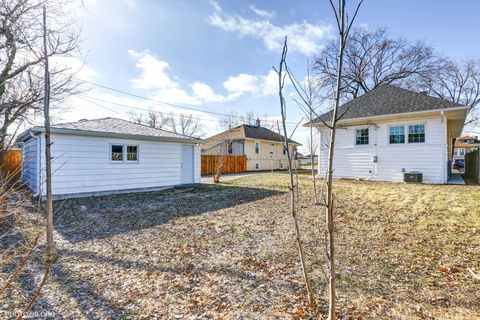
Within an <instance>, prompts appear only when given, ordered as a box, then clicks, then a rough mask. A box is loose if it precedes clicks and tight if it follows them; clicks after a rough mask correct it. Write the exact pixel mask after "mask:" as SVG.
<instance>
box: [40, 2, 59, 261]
mask: <svg viewBox="0 0 480 320" xmlns="http://www.w3.org/2000/svg"><path fill="white" fill-rule="evenodd" d="M43 49H44V58H45V98H44V107H43V112H44V118H45V119H44V120H45V171H46V189H47V190H46V192H47V230H46V233H47V256H48V259H53V258H54V257H55V255H56V249H55V244H54V242H53V200H52V157H51V150H50V149H51V142H50V110H49V108H50V73H49V71H48V51H47V50H48V48H47V11H46V8H45V6H44V7H43Z"/></svg>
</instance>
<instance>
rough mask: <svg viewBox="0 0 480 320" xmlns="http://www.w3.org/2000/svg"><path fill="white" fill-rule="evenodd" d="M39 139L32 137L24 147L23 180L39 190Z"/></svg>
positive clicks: (31, 187)
mask: <svg viewBox="0 0 480 320" xmlns="http://www.w3.org/2000/svg"><path fill="white" fill-rule="evenodd" d="M37 143H38V141H37V139H35V138H30V139H29V140H27V142H25V144H24V145H23V149H22V181H23V183H25V184H26V185H27V186H28V187H29V188H30V189H32V190H34V191H36V190H37V156H38V153H37V152H38V150H37Z"/></svg>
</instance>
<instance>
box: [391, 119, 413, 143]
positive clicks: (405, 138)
mask: <svg viewBox="0 0 480 320" xmlns="http://www.w3.org/2000/svg"><path fill="white" fill-rule="evenodd" d="M399 127H402V128H403V142H402V143H392V142H390V136H391V134H390V129H392V128H399ZM405 128H406V126H405V125H401V124H399V125H391V126H388V137H387V139H388V141H387V142H388V144H390V145H405V144H407V143H408V141H407V140H408V136H407V135H406V134H405ZM407 130H408V128H407Z"/></svg>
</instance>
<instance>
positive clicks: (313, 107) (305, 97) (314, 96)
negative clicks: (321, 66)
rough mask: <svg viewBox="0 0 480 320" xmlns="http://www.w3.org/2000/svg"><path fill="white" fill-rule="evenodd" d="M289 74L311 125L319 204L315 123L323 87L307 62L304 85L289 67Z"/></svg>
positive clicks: (314, 188) (313, 165) (313, 179)
mask: <svg viewBox="0 0 480 320" xmlns="http://www.w3.org/2000/svg"><path fill="white" fill-rule="evenodd" d="M287 73H288V76H289V78H290V81H291V82H292V84H293V87H294V88H295V91H296V93H297V96H296V97H293V99H294V100H295V102H296V103H297V105H298V106H299V108H300V110H302V112H303V114H304V116H305V117H306V119H308V123H309V138H308V149H309V152H310V161H311V175H312V182H313V185H312V188H313V203H314V204H318V195H317V182H316V179H315V174H316V171H315V153H316V150H317V145H318V144H317V142H316V139H315V137H314V136H315V134H314V129H313V121H314V120H315V119H316V118H318V117H319V115H318V113H317V110H318V108H319V105H320V103H321V100H323V99H321V98H320V89H321V88H322V86H319V85H317V84H316V81H315V79H313V78H312V77H311V76H310V66H309V64H308V61H307V77H306V79H305V81H304V83H301V82H299V81H298V80H297V79H296V78H295V76H294V75H293V72H292V70H290V68H288V67H287Z"/></svg>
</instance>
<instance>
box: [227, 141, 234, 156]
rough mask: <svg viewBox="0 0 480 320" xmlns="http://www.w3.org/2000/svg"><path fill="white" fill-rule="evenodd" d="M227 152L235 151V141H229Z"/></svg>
mask: <svg viewBox="0 0 480 320" xmlns="http://www.w3.org/2000/svg"><path fill="white" fill-rule="evenodd" d="M227 152H228V154H232V153H233V143H231V142H229V143H228V146H227Z"/></svg>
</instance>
